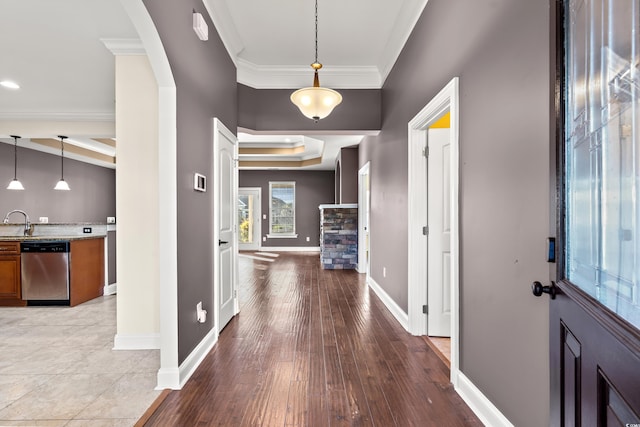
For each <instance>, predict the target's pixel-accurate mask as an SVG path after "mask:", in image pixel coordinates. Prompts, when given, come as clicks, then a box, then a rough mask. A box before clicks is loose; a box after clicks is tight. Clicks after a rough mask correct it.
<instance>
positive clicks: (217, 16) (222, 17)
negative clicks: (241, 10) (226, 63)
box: [202, 0, 244, 67]
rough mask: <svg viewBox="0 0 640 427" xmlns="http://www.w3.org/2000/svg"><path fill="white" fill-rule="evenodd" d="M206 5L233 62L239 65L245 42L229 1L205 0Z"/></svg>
mask: <svg viewBox="0 0 640 427" xmlns="http://www.w3.org/2000/svg"><path fill="white" fill-rule="evenodd" d="M202 3H204V7H205V8H206V9H207V12H208V13H209V17H210V18H211V21H212V22H213V26H214V27H216V31H217V32H218V35H219V36H220V39H221V40H222V44H224V47H225V48H226V49H227V52H228V53H229V56H230V57H231V60H232V61H233V63H234V64H235V65H236V67H237V66H238V55H239V54H240V52H242V51H243V50H244V43H243V42H242V39H241V38H240V34H239V33H238V30H237V29H236V26H235V25H234V23H233V18H232V16H231V13H230V12H229V9H228V8H227V3H226V2H224V1H217V0H203V1H202Z"/></svg>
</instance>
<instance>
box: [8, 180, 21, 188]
mask: <svg viewBox="0 0 640 427" xmlns="http://www.w3.org/2000/svg"><path fill="white" fill-rule="evenodd" d="M7 190H24V187H23V186H22V183H21V182H20V181H18V180H17V179H13V180H12V181H11V182H10V183H9V185H8V186H7Z"/></svg>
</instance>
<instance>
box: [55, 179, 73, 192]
mask: <svg viewBox="0 0 640 427" xmlns="http://www.w3.org/2000/svg"><path fill="white" fill-rule="evenodd" d="M53 189H54V190H63V191H69V190H71V189H70V188H69V184H67V181H65V180H64V179H61V180H60V181H58V183H57V184H56V186H55V187H53Z"/></svg>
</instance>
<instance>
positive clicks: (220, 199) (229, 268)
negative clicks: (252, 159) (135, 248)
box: [213, 119, 238, 331]
mask: <svg viewBox="0 0 640 427" xmlns="http://www.w3.org/2000/svg"><path fill="white" fill-rule="evenodd" d="M213 135H214V136H213V141H214V143H213V146H214V147H213V157H214V162H213V164H214V168H215V177H216V183H215V186H214V188H215V190H214V191H215V194H214V203H215V206H214V248H215V250H214V276H213V277H214V286H215V288H214V295H215V298H216V308H217V313H218V316H217V321H218V331H221V330H222V328H224V327H225V326H226V324H227V323H229V321H230V320H231V318H232V317H233V316H234V315H235V314H236V313H237V310H238V304H237V301H236V280H237V275H236V271H237V267H236V266H237V255H238V247H237V241H238V239H237V236H236V218H237V216H236V215H237V210H236V206H237V200H238V185H237V182H238V170H237V163H236V159H237V158H238V144H237V140H236V137H235V135H234V134H233V133H231V132H230V131H229V130H228V129H227V128H226V127H225V126H224V125H223V124H222V122H220V121H219V120H218V119H213Z"/></svg>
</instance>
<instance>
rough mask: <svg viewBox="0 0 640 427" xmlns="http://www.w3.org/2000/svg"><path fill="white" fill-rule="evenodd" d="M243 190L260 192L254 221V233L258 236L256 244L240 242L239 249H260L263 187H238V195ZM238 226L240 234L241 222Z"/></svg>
mask: <svg viewBox="0 0 640 427" xmlns="http://www.w3.org/2000/svg"><path fill="white" fill-rule="evenodd" d="M243 190H244V191H245V192H247V193H249V192H251V193H257V194H258V202H257V203H256V204H255V207H254V212H255V215H254V216H255V218H254V223H253V230H254V231H253V234H254V237H256V239H255V242H254V244H252V245H249V244H248V243H247V244H244V245H242V244H240V243H239V242H238V250H248V251H259V250H260V248H261V247H262V239H261V237H262V187H238V197H240V194H241V193H242V192H243ZM237 227H238V235H239V234H240V224H238V225H237Z"/></svg>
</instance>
